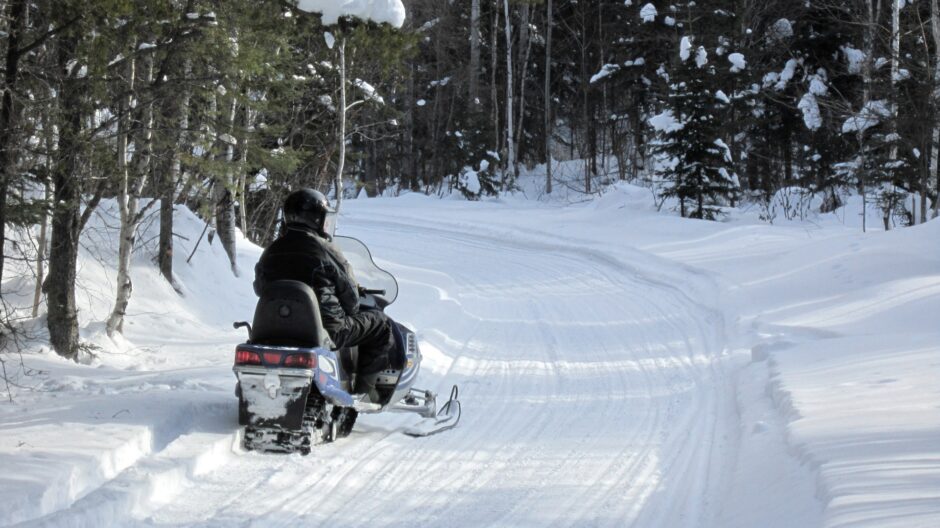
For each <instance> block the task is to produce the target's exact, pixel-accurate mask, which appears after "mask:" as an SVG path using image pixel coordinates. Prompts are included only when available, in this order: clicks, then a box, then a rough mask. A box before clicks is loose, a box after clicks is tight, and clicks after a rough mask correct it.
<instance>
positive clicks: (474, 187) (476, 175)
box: [454, 154, 499, 200]
mask: <svg viewBox="0 0 940 528" xmlns="http://www.w3.org/2000/svg"><path fill="white" fill-rule="evenodd" d="M498 166H499V160H497V159H496V158H495V157H493V155H492V154H487V155H486V157H485V158H484V159H482V160H480V163H479V164H477V166H476V167H472V166H467V167H464V168H463V169H462V170H461V171H460V174H458V175H457V178H456V181H455V184H454V187H455V188H456V189H457V190H458V191H460V194H462V195H463V196H464V198H466V199H468V200H479V199H480V198H481V197H483V196H488V195H494V194H496V193H497V192H498V191H499V175H498V174H497V173H496V167H498Z"/></svg>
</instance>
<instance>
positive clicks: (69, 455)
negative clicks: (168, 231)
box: [0, 200, 260, 526]
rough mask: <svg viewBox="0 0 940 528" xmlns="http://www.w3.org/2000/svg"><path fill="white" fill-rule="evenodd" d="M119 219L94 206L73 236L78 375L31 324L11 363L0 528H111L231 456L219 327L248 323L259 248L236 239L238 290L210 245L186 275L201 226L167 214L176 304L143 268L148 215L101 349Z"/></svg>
mask: <svg viewBox="0 0 940 528" xmlns="http://www.w3.org/2000/svg"><path fill="white" fill-rule="evenodd" d="M158 209H159V208H158V207H155V208H153V209H152V211H157V210H158ZM117 215H118V212H117V207H116V204H115V202H113V201H108V200H106V201H103V202H102V204H101V206H100V208H99V210H98V211H96V213H95V215H93V216H92V218H91V220H90V222H89V226H88V228H87V229H86V231H85V233H84V234H83V237H82V249H81V252H80V255H79V274H78V287H77V298H78V307H79V321H80V326H81V335H82V338H83V340H84V341H85V342H86V343H88V344H89V345H91V347H92V349H91V354H92V356H91V357H90V358H88V361H87V363H88V364H84V365H82V364H75V363H72V362H69V361H65V360H63V359H61V358H59V357H58V356H56V355H55V354H54V353H53V352H51V351H49V349H48V348H47V346H48V345H46V344H45V343H46V339H47V338H46V337H45V335H46V334H45V321H44V320H43V319H42V318H40V319H38V320H36V321H35V322H34V324H33V325H32V331H33V333H34V334H36V335H37V339H36V340H35V341H33V342H31V343H28V344H27V348H26V349H25V350H24V353H23V363H24V364H25V366H26V367H27V368H28V369H29V374H28V375H25V374H23V373H19V374H17V375H16V378H15V382H16V383H17V386H15V387H12V388H11V389H12V391H13V397H14V403H12V404H11V403H7V402H4V403H3V404H0V465H2V466H3V467H4V468H5V470H4V472H3V474H2V475H0V497H3V499H2V501H3V507H2V508H0V525H3V526H6V525H10V524H16V523H19V522H24V521H28V520H41V522H39V524H40V525H47V526H103V525H113V524H115V523H120V522H122V519H125V518H126V516H127V515H128V514H129V512H131V511H133V510H135V509H138V508H141V507H144V506H145V505H153V504H159V503H160V502H161V501H166V500H170V499H171V498H172V497H173V496H174V495H175V494H176V493H178V492H179V491H181V490H182V486H183V484H184V483H185V482H187V481H188V479H189V478H191V477H192V476H193V475H195V474H198V473H200V472H205V471H209V470H211V469H212V468H215V467H218V465H219V464H222V463H224V461H225V460H226V459H227V458H226V457H230V456H231V455H232V446H233V445H234V444H235V442H236V441H235V431H236V423H237V417H236V416H235V408H236V406H235V403H234V402H235V400H234V396H233V394H232V386H233V377H232V374H231V370H230V369H231V362H232V357H231V356H232V350H233V345H234V344H235V343H237V342H238V341H239V339H243V338H244V336H243V335H241V334H238V333H236V332H234V331H232V329H231V323H232V321H235V320H243V319H245V318H250V317H251V314H252V310H253V308H254V301H255V297H254V293H253V292H252V289H251V281H250V276H251V270H252V269H253V266H254V262H255V261H256V260H257V258H258V256H259V254H260V249H259V248H257V247H256V246H254V245H252V244H251V243H250V242H248V241H247V240H245V239H244V238H239V240H238V245H239V249H238V259H239V267H240V268H241V270H243V271H245V272H247V273H246V274H245V275H246V276H245V277H241V278H239V277H235V276H234V275H233V274H232V271H231V269H230V266H229V263H228V257H227V256H226V254H225V252H224V250H223V249H222V247H221V245H220V244H219V242H218V240H217V239H216V241H215V243H209V242H208V241H207V240H202V242H201V244H200V245H199V249H198V250H197V251H196V252H195V255H194V256H193V259H192V261H191V262H190V263H187V262H186V260H187V258H188V257H189V255H190V254H191V253H192V250H193V248H194V247H195V244H196V243H197V241H198V240H199V237H200V234H202V232H203V227H204V226H205V223H204V222H202V221H201V220H200V219H199V218H198V217H196V215H194V214H193V213H192V212H190V211H189V210H187V209H185V208H182V207H179V206H178V207H177V210H176V213H175V218H174V222H175V229H174V233H175V234H176V235H177V238H176V240H175V247H174V249H175V253H174V270H175V273H176V279H177V282H178V284H179V286H180V288H181V294H177V293H176V292H175V291H174V290H173V288H172V287H171V286H170V285H169V284H168V283H167V282H166V281H165V280H164V279H163V278H162V277H161V276H160V275H159V273H158V272H157V271H156V267H155V266H154V264H153V257H154V255H155V251H156V247H155V244H156V242H155V239H156V234H157V232H158V225H157V224H158V223H157V221H156V216H154V215H153V214H151V215H150V216H148V217H147V219H145V221H144V222H143V224H142V225H141V227H140V233H139V236H138V240H141V241H145V242H146V243H145V244H144V246H143V247H140V248H138V249H137V251H136V252H135V254H134V257H133V262H132V268H131V275H132V279H133V283H134V293H133V296H132V297H131V301H130V306H129V309H128V315H127V318H126V321H125V335H124V336H120V335H119V336H117V337H116V338H115V339H114V340H112V339H110V338H109V337H108V336H107V334H106V333H105V331H104V324H103V322H102V321H104V320H105V319H106V318H107V315H108V313H109V312H110V309H111V303H112V302H113V284H114V281H115V270H114V269H113V266H114V263H115V262H116V252H117V242H116V241H117V228H116V226H117V225H119V224H118V222H117ZM246 279H247V280H246ZM9 286H10V284H9V283H7V284H4V291H5V292H9V291H11V290H10V289H8V287H9ZM21 286H22V287H20V288H16V289H15V291H14V292H13V293H14V294H13V295H6V294H5V296H4V297H5V300H6V301H8V302H12V303H13V304H14V305H15V306H16V305H18V306H20V307H21V308H23V309H24V310H28V307H29V304H30V303H31V302H32V297H31V292H32V284H23V285H21ZM66 509H68V510H67V513H59V514H57V513H56V512H62V511H66Z"/></svg>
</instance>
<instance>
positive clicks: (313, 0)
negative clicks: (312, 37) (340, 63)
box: [297, 0, 405, 28]
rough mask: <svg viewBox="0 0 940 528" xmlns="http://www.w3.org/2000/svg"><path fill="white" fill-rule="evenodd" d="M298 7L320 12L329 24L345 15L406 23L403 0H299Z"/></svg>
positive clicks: (389, 22) (375, 20)
mask: <svg viewBox="0 0 940 528" xmlns="http://www.w3.org/2000/svg"><path fill="white" fill-rule="evenodd" d="M297 7H298V8H300V9H302V10H304V11H309V12H316V13H320V14H321V15H322V17H323V23H324V24H326V25H328V26H329V25H332V24H335V23H336V22H338V21H339V18H340V17H344V16H352V17H356V18H361V19H363V20H371V21H373V22H377V23H380V24H381V23H383V22H386V23H388V24H391V25H392V26H394V27H398V28H400V27H401V26H402V25H403V24H404V23H405V6H404V5H403V4H402V2H401V0H298V2H297Z"/></svg>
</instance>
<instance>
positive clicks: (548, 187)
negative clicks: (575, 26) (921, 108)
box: [544, 0, 936, 194]
mask: <svg viewBox="0 0 940 528" xmlns="http://www.w3.org/2000/svg"><path fill="white" fill-rule="evenodd" d="M934 1H936V0H934ZM552 7H553V6H552V0H548V7H547V14H546V21H545V26H546V27H545V95H544V97H545V116H544V117H545V192H546V193H547V194H552V133H553V128H554V127H553V126H552V125H553V124H554V120H553V119H552V23H553V18H554V13H553V12H552Z"/></svg>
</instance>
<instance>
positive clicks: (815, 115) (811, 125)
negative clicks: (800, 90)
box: [797, 90, 822, 130]
mask: <svg viewBox="0 0 940 528" xmlns="http://www.w3.org/2000/svg"><path fill="white" fill-rule="evenodd" d="M797 108H799V109H800V110H801V111H802V112H803V123H805V124H806V128H808V129H810V130H818V129H819V127H821V126H822V115H821V114H820V113H819V102H818V101H816V95H815V94H814V93H813V92H812V90H811V91H809V92H806V94H804V95H803V97H802V98H801V99H800V102H799V104H797Z"/></svg>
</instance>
